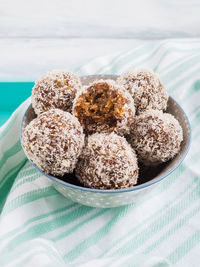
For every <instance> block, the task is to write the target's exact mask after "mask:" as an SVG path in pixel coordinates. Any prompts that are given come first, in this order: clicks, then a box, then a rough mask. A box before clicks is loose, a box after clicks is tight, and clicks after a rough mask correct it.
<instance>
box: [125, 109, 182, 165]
mask: <svg viewBox="0 0 200 267" xmlns="http://www.w3.org/2000/svg"><path fill="white" fill-rule="evenodd" d="M182 140H183V132H182V128H181V126H180V124H179V122H178V121H177V120H176V119H175V118H174V116H172V115H171V114H168V113H163V112H162V111H158V110H147V111H145V112H143V113H141V114H140V115H139V116H137V117H136V118H135V123H134V126H133V127H132V131H131V135H130V143H131V145H132V147H133V148H134V149H135V150H136V152H137V153H138V160H139V161H141V162H143V163H144V164H145V165H157V164H159V163H162V162H165V161H168V160H169V159H172V158H173V157H174V156H175V155H176V154H177V153H178V152H179V150H180V144H181V142H182Z"/></svg>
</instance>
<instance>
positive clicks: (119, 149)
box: [75, 133, 138, 189]
mask: <svg viewBox="0 0 200 267" xmlns="http://www.w3.org/2000/svg"><path fill="white" fill-rule="evenodd" d="M75 172H76V176H77V178H78V179H79V181H80V182H81V183H83V184H84V185H85V186H86V187H90V188H96V189H122V188H127V187H131V186H133V185H135V184H136V183H137V178H138V164H137V157H136V154H135V152H134V150H133V149H132V148H131V146H130V145H129V144H128V142H127V141H126V139H125V138H124V137H121V136H118V135H116V134H115V133H110V134H106V133H95V134H93V135H91V136H89V137H88V138H87V141H86V145H85V147H84V149H83V152H82V153H81V156H80V159H79V161H78V164H77V168H76V170H75Z"/></svg>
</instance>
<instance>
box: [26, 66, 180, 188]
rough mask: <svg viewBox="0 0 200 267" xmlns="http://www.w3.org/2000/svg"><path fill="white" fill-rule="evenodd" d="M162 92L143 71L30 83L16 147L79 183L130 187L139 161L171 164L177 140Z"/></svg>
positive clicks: (62, 74) (63, 75) (55, 76)
mask: <svg viewBox="0 0 200 267" xmlns="http://www.w3.org/2000/svg"><path fill="white" fill-rule="evenodd" d="M167 101H168V94H167V92H166V90H165V88H164V86H163V84H162V82H161V79H160V77H159V76H158V74H156V73H154V72H153V71H152V70H150V69H136V70H132V71H129V72H127V73H125V74H123V75H121V76H119V77H118V79H117V80H116V81H113V80H98V81H95V82H93V83H91V84H88V85H87V86H82V84H81V82H80V79H79V78H78V77H77V76H75V75H74V74H73V73H71V72H68V71H52V72H49V73H47V74H46V75H44V76H43V77H41V78H40V79H39V80H37V81H36V83H35V86H34V87H33V90H32V106H33V109H34V111H35V113H36V114H37V117H36V118H35V119H33V120H32V121H31V122H30V124H29V125H28V126H26V128H25V130H24V133H23V137H22V145H23V148H24V151H25V153H26V154H27V156H28V158H29V159H31V160H32V161H33V162H34V163H35V164H36V165H37V166H38V167H39V168H40V169H41V170H42V171H44V172H45V173H47V174H52V175H54V176H59V177H61V176H64V175H65V174H68V173H72V172H74V171H75V175H76V177H77V179H78V180H79V181H80V182H81V184H82V185H83V186H86V187H90V188H95V189H122V188H128V187H132V186H134V185H135V184H136V183H137V180H138V174H139V169H138V162H141V163H142V164H144V165H147V166H156V165H158V164H161V163H163V162H166V161H168V160H170V159H172V158H173V157H174V156H175V155H176V154H177V153H178V152H179V149H180V144H181V142H182V140H183V133H182V128H181V126H180V124H179V122H178V121H177V120H176V119H175V118H174V117H173V116H172V115H171V114H168V113H164V111H165V110H166V107H167Z"/></svg>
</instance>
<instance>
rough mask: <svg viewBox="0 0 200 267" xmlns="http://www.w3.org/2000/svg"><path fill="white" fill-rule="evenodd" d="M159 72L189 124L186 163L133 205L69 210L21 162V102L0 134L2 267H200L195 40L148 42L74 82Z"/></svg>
mask: <svg viewBox="0 0 200 267" xmlns="http://www.w3.org/2000/svg"><path fill="white" fill-rule="evenodd" d="M139 66H140V67H141V66H146V67H150V68H152V69H154V71H156V72H158V73H159V74H160V75H161V77H162V79H163V82H164V84H165V85H166V88H167V90H168V92H169V94H170V95H172V96H173V97H174V98H175V99H176V100H177V101H178V102H179V103H180V104H181V105H182V107H183V108H184V110H185V112H186V113H187V115H188V116H189V119H190V122H191V126H192V131H193V138H192V144H191V149H190V151H189V154H188V156H187V157H186V159H185V160H184V162H183V163H182V164H181V166H180V167H179V168H178V169H176V171H175V172H173V173H172V174H171V175H170V176H168V177H167V178H166V179H164V180H163V181H162V182H160V183H159V185H158V186H157V187H156V188H155V189H154V190H153V191H152V192H150V193H149V194H147V195H146V196H144V197H143V198H141V199H139V200H138V201H137V202H135V203H133V204H131V205H128V206H125V207H119V208H112V209H98V208H91V207H87V206H81V205H79V204H77V203H73V202H72V201H71V200H68V199H66V198H64V197H63V196H62V195H61V194H59V193H58V192H57V191H56V190H55V189H54V187H52V185H51V183H50V181H49V180H48V179H47V178H45V177H44V176H42V175H41V173H39V172H38V171H37V170H35V169H34V168H33V167H32V166H31V165H30V163H29V162H28V161H27V159H26V157H25V155H24V153H23V151H22V149H21V145H20V141H19V128H20V121H21V119H22V116H23V113H24V111H25V110H26V108H27V106H28V105H29V103H30V99H28V100H27V101H25V102H24V103H23V104H22V105H21V106H20V107H19V108H18V109H17V110H16V111H15V112H14V113H13V115H12V117H11V118H10V119H9V120H8V122H7V123H6V124H5V125H4V126H3V127H1V129H0V266H34V267H35V266H82V267H88V266H96V267H97V266H125V267H126V266H152V267H155V266H162V267H164V266H169V265H175V266H181V267H184V266H200V257H199V251H200V223H199V222H200V179H199V178H200V145H199V142H200V39H184V40H164V41H159V42H157V41H155V42H149V43H148V44H145V45H142V46H140V47H138V48H136V49H133V50H129V51H127V52H125V53H121V54H120V53H119V54H117V55H114V56H113V55H112V56H107V57H103V58H97V59H95V60H92V61H90V62H88V63H87V64H85V65H84V66H81V67H79V68H77V69H75V70H74V71H76V72H77V73H78V74H79V75H87V74H100V73H103V74H110V73H114V74H120V73H123V72H124V71H127V70H128V69H132V68H135V67H139Z"/></svg>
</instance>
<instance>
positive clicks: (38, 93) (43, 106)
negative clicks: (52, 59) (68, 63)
mask: <svg viewBox="0 0 200 267" xmlns="http://www.w3.org/2000/svg"><path fill="white" fill-rule="evenodd" d="M80 89H81V82H80V80H79V78H78V77H77V76H76V75H75V74H73V73H72V72H69V71H64V70H54V71H51V72H48V73H46V74H45V75H44V76H42V77H41V78H39V79H38V80H37V81H36V83H35V85H34V87H33V90H32V106H33V109H34V111H35V113H36V114H37V115H38V114H40V113H42V112H45V111H47V110H49V109H55V108H59V109H62V110H64V111H68V112H71V110H72V105H73V101H74V98H75V96H76V93H77V92H78V91H79V90H80Z"/></svg>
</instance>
